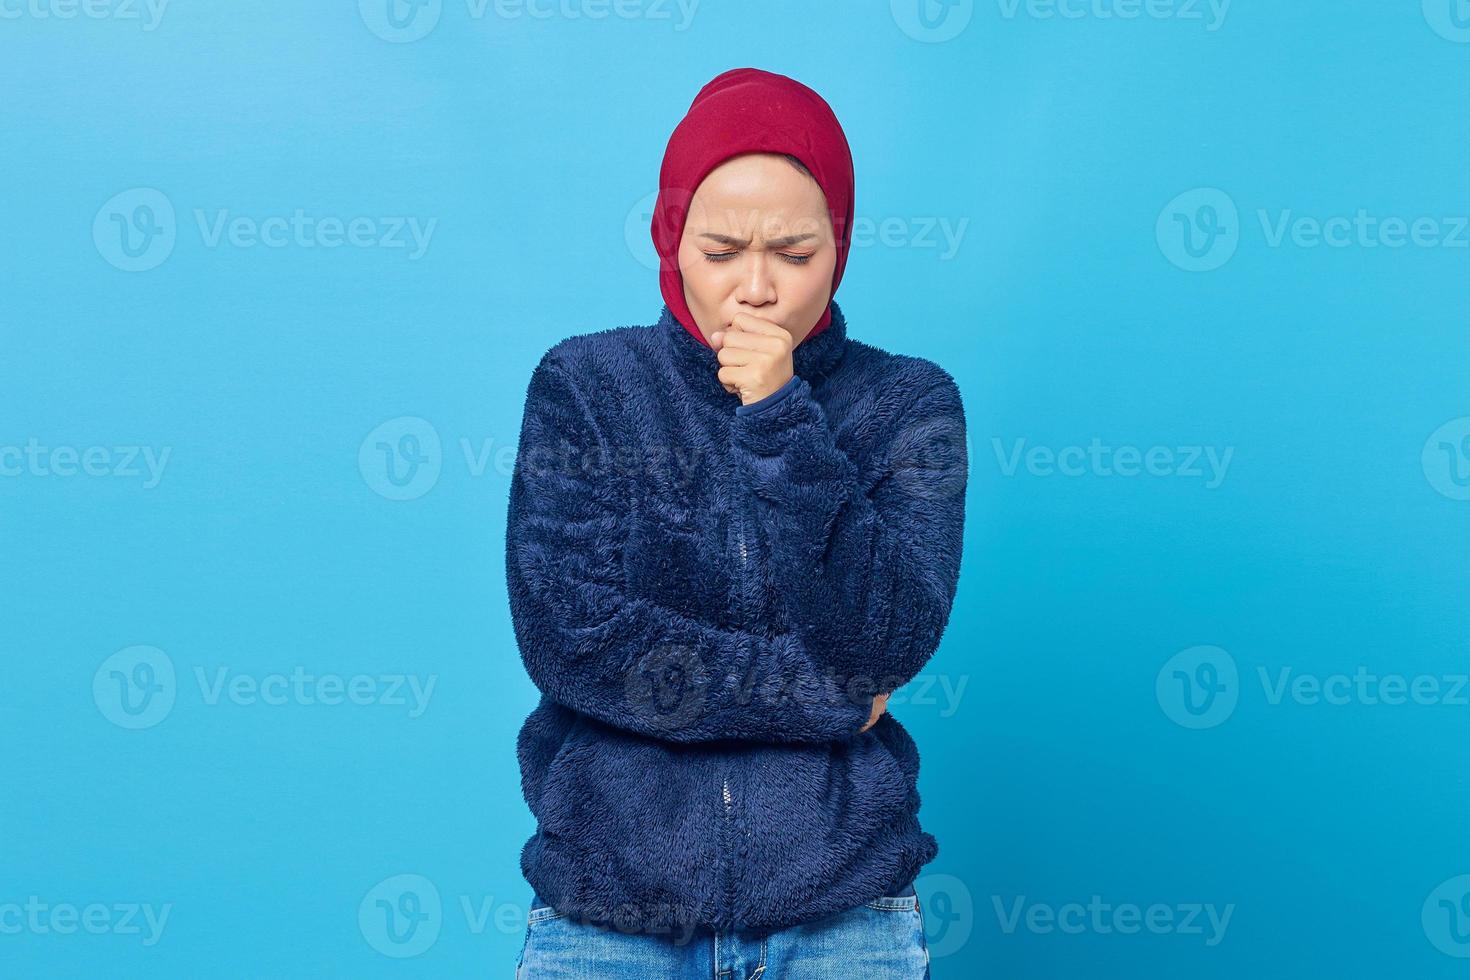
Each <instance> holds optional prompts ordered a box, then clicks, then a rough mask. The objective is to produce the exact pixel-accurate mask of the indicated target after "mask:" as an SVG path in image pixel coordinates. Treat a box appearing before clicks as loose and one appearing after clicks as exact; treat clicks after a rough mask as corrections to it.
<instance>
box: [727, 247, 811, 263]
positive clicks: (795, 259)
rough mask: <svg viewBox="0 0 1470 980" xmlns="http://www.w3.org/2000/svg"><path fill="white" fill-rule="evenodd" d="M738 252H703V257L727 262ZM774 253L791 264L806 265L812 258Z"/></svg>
mask: <svg viewBox="0 0 1470 980" xmlns="http://www.w3.org/2000/svg"><path fill="white" fill-rule="evenodd" d="M701 251H703V249H701ZM739 254H740V253H739V252H704V257H705V258H706V259H708V260H709V261H711V262H728V261H730V260H731V259H733V258H734V257H735V256H737V255H739ZM776 254H777V255H779V256H781V258H783V259H785V260H786V261H787V262H790V263H791V264H792V265H806V264H807V263H808V262H810V261H811V260H812V257H811V256H810V255H788V254H787V253H785V252H777V253H776Z"/></svg>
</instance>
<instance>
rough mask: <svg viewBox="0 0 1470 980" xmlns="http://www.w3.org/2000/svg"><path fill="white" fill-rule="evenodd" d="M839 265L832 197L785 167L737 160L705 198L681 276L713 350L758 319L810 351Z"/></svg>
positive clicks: (770, 157)
mask: <svg viewBox="0 0 1470 980" xmlns="http://www.w3.org/2000/svg"><path fill="white" fill-rule="evenodd" d="M836 265H837V247H836V244H835V243H834V242H833V240H832V217H831V215H830V214H829V213H828V211H827V198H826V195H824V194H823V193H822V188H821V187H820V186H818V185H817V182H816V181H815V180H814V179H812V178H811V177H809V176H807V175H806V174H804V173H802V172H801V171H799V170H797V169H796V168H795V167H794V166H792V164H791V162H790V161H789V160H787V159H786V158H785V157H782V156H780V155H778V154H774V153H747V154H742V155H741V156H737V157H732V158H731V159H729V160H726V161H725V162H723V163H721V164H720V165H719V166H718V167H716V168H715V169H714V170H712V171H710V174H709V176H708V177H706V178H705V179H704V180H703V181H702V182H701V183H700V185H699V187H698V188H697V189H696V190H695V192H694V197H693V199H692V200H691V201H690V203H689V217H688V220H687V221H686V222H685V223H684V236H683V238H681V239H680V241H679V270H680V272H681V273H682V274H683V276H684V301H685V302H686V303H688V304H689V312H690V313H692V314H693V315H694V321H695V324H696V325H697V326H698V327H699V330H700V332H701V333H703V334H704V338H705V340H708V339H709V337H710V335H711V334H713V333H714V332H715V331H716V330H724V329H727V328H728V327H729V326H730V321H731V320H733V319H734V318H735V314H737V313H750V314H752V315H754V316H758V317H760V318H761V319H764V320H770V321H772V322H774V323H777V324H780V325H781V326H782V327H783V328H785V330H786V331H787V332H788V333H790V334H791V337H792V342H793V346H795V345H796V344H800V343H801V342H802V341H803V340H805V339H806V335H807V334H808V333H810V332H811V329H812V327H814V326H816V324H817V321H818V320H819V319H821V317H822V312H823V311H824V310H825V309H826V308H827V301H828V300H829V299H831V298H832V272H833V270H834V269H835V268H836Z"/></svg>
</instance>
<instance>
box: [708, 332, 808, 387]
mask: <svg viewBox="0 0 1470 980" xmlns="http://www.w3.org/2000/svg"><path fill="white" fill-rule="evenodd" d="M710 346H711V347H713V348H714V349H715V355H716V357H718V358H719V361H720V370H719V372H718V374H717V377H718V378H719V379H720V384H722V385H724V386H725V390H726V391H728V392H729V393H730V394H732V395H736V394H738V395H739V396H740V403H741V404H742V405H749V404H750V403H751V402H758V401H760V400H761V399H762V398H765V397H766V396H767V395H770V394H774V393H775V391H776V390H777V389H778V388H780V387H781V386H782V385H784V384H785V383H786V382H788V381H790V380H791V377H792V375H793V374H794V373H795V368H794V367H793V366H792V362H791V350H792V348H793V347H794V346H795V345H794V344H793V343H792V342H791V334H789V333H787V332H786V328H785V327H783V326H781V325H780V324H779V323H772V322H771V321H770V320H763V319H761V318H760V317H758V316H754V315H752V314H750V313H737V314H735V319H734V320H732V321H731V323H730V328H729V329H728V330H716V331H715V332H714V333H712V334H711V335H710Z"/></svg>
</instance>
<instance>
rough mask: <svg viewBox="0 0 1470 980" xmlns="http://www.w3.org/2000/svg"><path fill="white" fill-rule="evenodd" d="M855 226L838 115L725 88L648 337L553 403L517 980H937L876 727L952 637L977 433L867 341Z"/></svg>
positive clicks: (568, 350) (890, 751)
mask: <svg viewBox="0 0 1470 980" xmlns="http://www.w3.org/2000/svg"><path fill="white" fill-rule="evenodd" d="M852 214H853V175H852V159H851V155H850V151H849V150H848V145H847V140H846V137H845V136H844V135H843V132H842V128H841V126H840V125H839V124H838V122H837V119H836V117H835V116H834V115H833V114H832V110H831V109H830V108H829V107H828V105H827V103H826V102H824V101H823V100H822V98H821V97H820V96H818V95H817V94H816V93H815V92H813V91H812V90H811V89H809V88H807V87H806V86H804V85H802V84H800V83H798V82H796V81H794V80H792V79H790V78H787V77H785V76H782V75H777V74H773V73H770V72H765V71H759V70H757V69H753V68H739V69H734V70H731V71H727V72H725V73H723V74H721V75H719V76H718V77H716V78H715V79H714V80H712V81H711V82H709V84H707V85H706V86H704V88H703V89H701V90H700V92H699V94H698V96H697V97H696V98H695V100H694V103H693V105H692V106H691V107H690V109H689V112H688V114H687V115H686V117H685V118H684V119H683V120H682V121H681V122H680V124H679V125H678V127H677V128H676V129H675V131H674V133H673V136H672V137H671V138H670V140H669V144H668V148H667V150H666V152H665V156H664V161H663V167H662V170H661V174H660V186H659V198H658V202H657V204H656V206H655V212H654V216H653V228H652V231H653V240H654V244H655V246H656V248H657V250H658V253H659V256H660V258H661V260H662V270H661V273H660V288H661V291H662V293H663V298H664V301H665V305H664V308H663V310H662V313H661V315H660V317H659V320H658V322H657V323H656V324H655V325H653V326H652V327H648V326H633V327H620V328H615V329H611V330H604V331H600V332H595V333H589V334H584V335H579V336H574V337H570V338H568V339H566V340H564V341H562V342H560V343H558V344H556V345H555V346H554V347H552V348H551V349H550V350H549V351H547V353H546V354H545V355H544V356H543V357H542V358H541V361H540V363H538V364H537V366H536V368H535V370H534V372H533V373H532V376H531V380H530V385H529V388H528V391H527V394H526V407H525V416H524V421H523V423H522V429H521V438H520V449H519V453H518V455H517V458H516V470H515V475H514V478H513V483H512V488H511V493H510V506H509V512H508V527H507V555H506V559H507V575H508V588H509V595H510V603H511V611H512V618H513V621H514V625H515V633H516V639H517V642H518V643H519V645H520V650H521V655H522V659H523V660H524V662H525V665H526V669H527V672H528V673H529V674H530V676H531V679H532V680H533V681H534V682H535V683H536V685H537V686H538V687H539V688H540V689H541V691H542V694H543V696H542V700H541V704H540V706H539V707H538V708H537V709H536V710H535V711H534V712H533V713H532V714H531V716H530V717H529V718H528V719H527V720H526V723H525V726H524V727H523V728H522V730H521V734H520V737H519V740H518V743H517V754H518V756H519V760H520V765H521V774H522V789H523V790H524V792H525V796H526V801H527V803H528V805H529V806H530V808H531V810H532V812H533V813H534V814H535V816H536V819H537V821H538V829H537V832H536V834H535V835H534V836H533V837H532V838H531V839H530V840H529V841H528V842H527V843H526V845H525V847H524V849H523V850H522V854H521V867H522V871H523V873H524V874H525V876H526V880H527V881H528V882H529V883H530V884H531V886H532V887H533V889H534V895H533V898H532V902H531V912H530V915H529V916H528V919H529V921H528V925H527V930H526V941H525V944H524V947H523V949H522V952H521V960H520V963H519V972H518V974H517V976H518V977H525V978H529V980H537V978H541V977H553V976H555V977H598V978H613V977H640V978H644V977H658V978H664V977H682V976H689V977H705V978H708V977H717V978H731V980H747V978H753V977H757V976H761V977H765V978H767V980H774V978H778V977H779V978H782V980H786V978H797V980H800V978H804V977H812V978H825V977H844V978H847V977H854V976H862V977H865V978H888V977H893V978H918V977H926V976H928V950H927V947H926V945H925V941H924V933H923V921H922V912H921V910H920V907H919V903H918V898H917V896H916V894H915V892H914V888H913V881H914V878H915V876H916V875H917V874H918V871H919V869H920V868H921V867H923V866H924V865H925V864H926V863H928V862H929V861H930V860H931V859H932V858H933V857H934V856H935V854H936V853H937V851H938V845H937V843H936V841H935V840H934V838H933V837H932V836H931V835H930V834H928V833H926V832H925V831H924V830H922V829H921V828H920V826H919V823H918V819H917V814H918V808H919V797H918V793H917V790H916V788H915V786H916V780H917V775H918V753H917V751H916V749H915V747H914V743H913V741H912V739H910V738H909V736H908V733H907V732H906V731H904V729H903V727H902V726H901V725H900V724H899V723H898V722H897V721H896V720H894V719H893V718H892V716H890V715H888V714H886V713H885V711H884V706H885V703H886V701H887V697H888V693H889V692H892V691H893V690H894V689H895V688H897V687H899V686H901V685H902V684H904V683H905V682H907V681H908V680H909V679H911V678H912V677H913V676H914V675H915V674H916V673H917V672H918V671H919V670H920V668H922V667H923V665H924V663H925V662H926V661H927V660H928V659H929V657H930V656H931V655H932V654H933V652H934V650H935V648H936V647H937V646H938V644H939V639H940V636H941V634H942V633H943V631H944V627H945V623H946V622H947V620H948V617H949V611H950V607H951V604H952V602H953V598H954V593H955V588H956V584H957V579H958V575H959V565H960V554H961V531H962V527H963V521H964V494H965V484H966V473H967V465H968V460H967V458H966V453H965V438H964V414H963V410H962V407H961V402H960V395H959V391H958V389H957V388H956V386H955V383H954V381H953V379H952V378H951V377H950V376H949V374H947V373H946V372H945V371H944V370H942V369H941V368H939V367H938V366H936V365H935V364H933V363H931V362H929V361H926V360H923V359H921V358H917V357H908V356H903V355H896V354H890V353H887V352H885V351H882V350H879V349H877V348H875V347H872V346H869V345H867V344H863V343H861V342H859V341H856V340H852V339H850V338H849V337H848V336H847V325H846V321H845V319H844V317H843V315H842V311H841V310H840V309H839V307H838V306H837V304H836V302H834V301H833V299H832V296H833V294H834V293H835V292H836V289H837V285H838V283H839V282H840V281H841V279H842V271H843V267H844V265H845V264H846V258H847V250H848V245H849V241H850V235H851V227H852Z"/></svg>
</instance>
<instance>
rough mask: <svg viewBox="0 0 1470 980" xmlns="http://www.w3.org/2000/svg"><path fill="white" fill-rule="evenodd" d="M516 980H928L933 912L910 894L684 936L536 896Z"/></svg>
mask: <svg viewBox="0 0 1470 980" xmlns="http://www.w3.org/2000/svg"><path fill="white" fill-rule="evenodd" d="M526 918H527V922H526V941H525V943H524V945H523V946H522V948H521V955H520V959H519V960H517V962H516V980H586V978H595V980H622V978H625V977H626V978H634V977H636V978H637V980H650V978H658V980H664V978H668V980H678V978H679V977H698V978H699V980H711V978H713V980H852V978H853V977H863V978H864V980H928V978H929V947H928V945H927V943H926V942H925V940H924V913H923V910H922V908H921V907H920V905H919V896H918V895H917V894H915V893H914V888H913V886H912V885H910V886H909V887H907V888H906V889H904V892H903V894H900V895H888V896H884V897H882V898H875V899H873V900H872V901H871V902H866V903H864V904H862V905H859V906H856V907H854V908H851V909H848V910H846V911H844V912H838V913H837V914H835V915H829V916H827V917H826V918H823V919H817V920H815V921H812V922H803V923H801V924H800V925H795V926H792V927H791V928H789V929H779V930H777V931H775V932H772V933H768V934H766V935H764V936H761V935H757V934H754V933H747V932H745V931H744V930H739V929H737V930H734V931H718V932H715V931H711V930H709V929H701V930H694V931H693V932H692V933H690V934H686V935H684V936H682V937H670V936H666V935H649V934H644V933H628V932H621V931H619V930H618V929H616V928H614V927H612V926H602V925H596V924H591V923H586V922H579V921H577V920H575V919H573V918H571V917H569V916H566V915H563V914H562V913H560V912H557V911H556V910H555V909H553V908H552V907H551V906H550V905H548V904H546V902H544V901H542V899H541V896H539V895H534V896H533V897H532V899H531V911H530V913H529V914H528V915H527V917H526Z"/></svg>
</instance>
